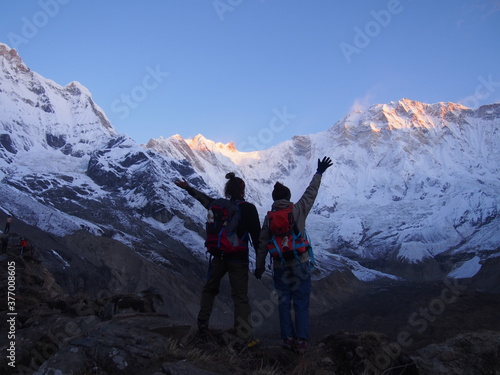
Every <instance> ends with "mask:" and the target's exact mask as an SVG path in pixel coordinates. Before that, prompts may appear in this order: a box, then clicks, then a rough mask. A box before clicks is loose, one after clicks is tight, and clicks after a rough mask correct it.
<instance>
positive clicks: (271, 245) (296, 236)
mask: <svg viewBox="0 0 500 375" xmlns="http://www.w3.org/2000/svg"><path fill="white" fill-rule="evenodd" d="M292 210H293V203H290V205H289V206H287V207H285V208H283V209H281V210H277V211H269V212H268V213H267V217H268V219H269V229H270V230H271V233H272V237H271V239H270V240H269V241H268V243H267V250H268V251H269V254H271V256H272V257H273V258H274V259H281V260H282V261H283V260H284V261H287V260H290V259H293V258H295V259H297V260H298V259H299V258H300V256H302V254H303V253H305V252H306V251H308V250H309V241H307V239H306V238H304V237H302V235H301V233H300V231H299V230H298V228H297V225H296V224H295V221H294V220H293V214H292Z"/></svg>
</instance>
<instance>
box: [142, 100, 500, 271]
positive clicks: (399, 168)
mask: <svg viewBox="0 0 500 375" xmlns="http://www.w3.org/2000/svg"><path fill="white" fill-rule="evenodd" d="M499 128H500V105H498V104H494V105H490V106H484V107H481V108H479V109H477V110H472V109H469V108H466V107H464V106H462V105H460V104H455V103H436V104H425V103H420V102H416V101H411V100H409V99H402V100H400V101H397V102H391V103H387V104H380V105H374V106H372V107H370V108H369V109H367V110H366V111H363V112H353V113H350V114H348V115H347V116H346V117H344V118H343V119H342V120H340V121H339V122H337V123H336V124H335V125H334V126H332V127H331V128H330V129H328V130H327V131H325V132H322V133H319V134H310V135H305V136H295V137H293V138H292V139H291V140H289V141H285V142H283V143H281V144H278V145H276V146H274V147H271V148H270V149H268V150H263V151H255V152H252V153H250V154H245V153H241V152H239V151H237V150H231V151H228V150H227V149H224V148H223V147H216V146H215V143H213V142H211V141H208V140H206V139H204V138H203V137H201V136H198V137H196V138H195V140H196V141H195V142H194V143H193V141H192V140H183V139H182V138H181V137H180V136H175V137H171V138H168V139H157V140H151V141H150V143H149V144H148V145H147V147H152V148H154V149H155V150H157V151H159V152H163V153H165V154H167V155H175V157H176V158H185V159H186V160H187V161H189V163H190V164H191V165H193V167H194V169H195V170H196V171H197V172H198V173H199V174H200V175H202V176H203V178H204V179H205V180H206V181H208V182H209V184H210V185H211V186H215V187H216V188H217V190H218V191H219V192H222V186H223V183H224V178H223V177H224V174H225V173H226V172H228V171H235V172H236V173H237V174H239V175H240V176H242V177H243V178H244V179H245V180H246V182H247V188H248V194H247V199H248V200H249V201H252V202H254V203H255V204H256V205H257V207H258V209H259V212H260V214H261V215H264V214H265V212H266V211H267V210H268V209H269V207H270V205H271V203H272V202H271V197H270V195H271V191H272V187H273V185H274V183H275V182H276V181H281V182H283V183H285V184H286V185H288V186H289V187H290V188H291V190H292V194H293V195H292V200H297V199H299V198H300V194H301V193H302V192H303V191H304V189H305V188H306V187H307V184H308V183H309V181H310V178H311V177H312V175H313V173H314V172H315V169H316V160H317V159H318V158H321V157H322V156H324V155H328V156H330V157H331V158H332V159H333V161H334V166H333V167H332V168H331V169H330V170H328V171H327V172H326V173H325V175H324V176H323V182H322V187H321V191H320V193H319V195H318V198H317V200H316V204H315V206H314V208H313V210H312V212H311V214H310V216H309V219H308V228H309V233H310V234H311V237H312V238H313V242H314V243H315V244H316V245H317V250H318V252H319V253H320V254H321V253H322V252H325V251H326V252H335V253H337V252H339V253H341V254H344V255H347V256H350V257H351V258H354V259H387V257H395V258H396V259H399V260H400V261H403V262H409V263H418V262H421V261H423V260H425V259H432V258H434V257H435V256H436V255H438V254H441V253H444V252H450V251H455V252H457V251H470V252H474V251H478V250H481V249H483V250H495V249H498V247H499V244H500V231H499V229H500V228H499V217H498V212H499V206H500V202H499V199H498V197H499V196H500V184H499V179H500V173H499V172H500V165H499V160H500V151H499V150H500V149H499V146H500V129H499Z"/></svg>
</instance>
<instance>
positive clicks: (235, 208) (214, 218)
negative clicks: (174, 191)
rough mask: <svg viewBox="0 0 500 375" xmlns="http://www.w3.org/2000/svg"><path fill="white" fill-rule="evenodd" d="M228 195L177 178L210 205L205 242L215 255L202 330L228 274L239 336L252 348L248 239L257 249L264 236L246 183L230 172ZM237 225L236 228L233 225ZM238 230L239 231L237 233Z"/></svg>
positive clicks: (206, 288)
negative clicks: (210, 193)
mask: <svg viewBox="0 0 500 375" xmlns="http://www.w3.org/2000/svg"><path fill="white" fill-rule="evenodd" d="M226 178H227V179H228V180H229V181H227V182H226V186H225V189H224V195H225V196H226V198H228V199H229V200H228V199H214V198H211V197H209V196H207V195H205V194H204V193H202V192H200V191H198V190H196V189H195V188H193V187H191V186H190V185H189V183H188V182H187V181H186V180H185V179H183V181H180V180H175V181H174V182H175V184H176V185H177V186H179V187H180V188H182V189H185V190H186V191H187V192H188V193H189V195H191V196H192V197H194V198H196V199H197V200H198V201H199V202H200V203H201V204H202V205H203V206H204V207H206V208H207V210H208V212H207V239H206V243H205V245H206V246H207V251H208V252H209V253H210V254H211V257H210V263H209V276H208V278H207V282H206V284H205V286H204V287H203V292H202V296H201V302H200V311H199V314H198V321H197V323H198V330H199V332H200V333H202V334H204V333H207V332H208V323H209V319H210V315H211V313H212V309H213V305H214V300H215V297H216V296H217V295H218V294H219V285H220V282H221V280H222V278H223V277H224V275H225V274H226V273H227V274H229V282H230V284H231V296H232V299H233V302H234V330H235V333H236V335H237V336H238V338H239V339H240V340H241V341H242V342H243V343H245V344H246V345H247V346H248V347H252V346H254V345H256V344H257V343H258V341H257V340H255V339H254V338H253V328H252V322H251V319H250V314H251V311H250V303H249V300H248V267H249V258H248V241H249V238H250V239H251V240H252V244H253V246H254V248H255V249H256V250H257V248H258V244H259V235H260V221H259V215H258V213H257V209H256V208H255V206H254V205H253V204H251V203H249V202H246V201H245V200H244V196H245V182H244V181H243V180H242V179H241V178H239V177H235V175H234V173H228V174H227V175H226ZM233 227H234V228H233ZM234 232H235V233H234Z"/></svg>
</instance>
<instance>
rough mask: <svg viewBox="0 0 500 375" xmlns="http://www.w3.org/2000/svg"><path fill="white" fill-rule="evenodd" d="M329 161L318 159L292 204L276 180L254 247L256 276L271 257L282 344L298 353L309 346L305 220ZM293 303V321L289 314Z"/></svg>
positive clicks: (307, 248)
mask: <svg viewBox="0 0 500 375" xmlns="http://www.w3.org/2000/svg"><path fill="white" fill-rule="evenodd" d="M332 164H333V163H332V161H331V159H330V158H329V157H326V156H325V157H324V158H323V160H321V161H320V160H319V159H318V168H317V170H316V173H315V175H314V176H313V178H312V180H311V182H310V184H309V186H308V187H307V189H306V191H305V192H304V194H303V195H302V197H301V198H300V199H299V200H298V201H297V203H295V204H294V203H292V202H290V199H291V193H290V189H288V188H287V187H286V186H285V185H283V184H281V183H279V182H277V183H276V184H275V185H274V190H273V192H272V197H273V200H274V203H273V205H272V211H269V212H268V214H267V215H266V217H265V218H264V223H263V226H262V230H261V233H260V244H259V247H258V250H257V258H256V268H255V276H256V277H257V278H261V276H262V274H263V273H264V271H265V264H266V256H267V254H268V252H269V253H270V254H271V256H272V262H273V280H274V288H275V289H276V291H277V293H278V297H279V299H278V300H279V307H278V310H279V317H280V328H281V338H282V340H283V347H285V348H287V349H290V350H295V351H297V352H299V353H304V352H305V351H306V350H308V348H309V342H308V340H309V297H310V293H311V264H310V263H311V256H310V252H312V249H311V247H310V245H309V243H308V240H307V235H306V233H305V222H306V217H307V215H308V214H309V211H310V210H311V208H312V206H313V204H314V201H315V199H316V196H317V195H318V190H319V187H320V184H321V177H322V174H323V173H324V172H325V171H326V170H327V169H328V168H329V167H331V166H332ZM311 255H312V254H311ZM292 302H293V306H294V310H295V324H293V321H292V316H291V307H292Z"/></svg>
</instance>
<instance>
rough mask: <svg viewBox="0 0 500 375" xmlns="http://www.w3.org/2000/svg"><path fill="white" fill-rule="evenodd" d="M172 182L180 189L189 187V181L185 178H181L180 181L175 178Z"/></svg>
mask: <svg viewBox="0 0 500 375" xmlns="http://www.w3.org/2000/svg"><path fill="white" fill-rule="evenodd" d="M174 183H175V184H176V185H177V186H179V187H180V188H182V189H187V188H188V187H189V182H187V181H186V179H185V178H182V181H181V180H175V181H174Z"/></svg>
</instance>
